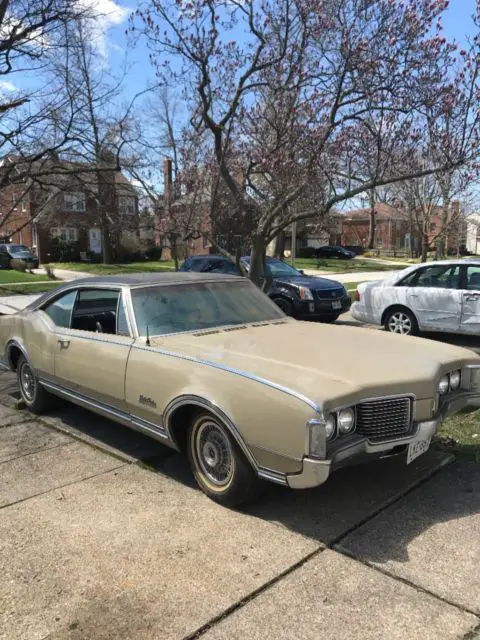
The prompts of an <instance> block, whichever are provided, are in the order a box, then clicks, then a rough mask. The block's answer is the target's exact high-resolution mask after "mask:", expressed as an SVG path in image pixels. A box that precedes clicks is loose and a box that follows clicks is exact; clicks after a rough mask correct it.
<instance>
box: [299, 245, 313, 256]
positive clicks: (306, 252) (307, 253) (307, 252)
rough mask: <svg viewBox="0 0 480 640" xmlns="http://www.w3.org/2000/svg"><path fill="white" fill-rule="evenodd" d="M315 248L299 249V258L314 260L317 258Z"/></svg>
mask: <svg viewBox="0 0 480 640" xmlns="http://www.w3.org/2000/svg"><path fill="white" fill-rule="evenodd" d="M314 254H315V247H300V249H297V258H313V257H315V255H314Z"/></svg>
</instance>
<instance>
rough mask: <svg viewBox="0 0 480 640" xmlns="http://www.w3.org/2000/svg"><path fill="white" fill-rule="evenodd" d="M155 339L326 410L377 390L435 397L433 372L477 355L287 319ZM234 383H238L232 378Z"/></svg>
mask: <svg viewBox="0 0 480 640" xmlns="http://www.w3.org/2000/svg"><path fill="white" fill-rule="evenodd" d="M151 341H152V345H155V346H158V347H160V348H162V349H165V350H167V351H171V352H173V353H179V354H184V355H186V356H188V357H193V358H198V359H199V360H202V361H204V362H207V363H212V364H213V365H214V366H219V367H221V368H226V369H234V370H236V372H237V373H239V372H242V373H247V374H250V375H252V376H255V377H258V378H263V379H266V380H269V381H271V382H273V383H275V384H277V385H281V386H284V387H288V388H289V389H292V390H293V391H296V392H298V393H301V394H303V395H305V396H307V397H308V398H310V399H312V400H313V401H315V402H316V403H317V404H319V405H320V406H322V405H323V401H324V399H325V398H328V403H327V405H325V406H326V408H327V409H329V408H332V407H333V406H335V405H338V404H340V403H345V404H347V403H352V404H354V403H355V402H358V401H359V400H360V399H362V398H366V397H375V396H379V395H393V394H402V393H414V394H415V395H416V396H417V398H418V399H422V398H433V397H434V396H435V394H436V383H437V380H438V377H439V376H440V375H441V374H443V372H445V371H449V370H452V369H455V368H457V367H460V366H461V365H462V364H464V363H465V360H468V361H471V362H473V363H478V364H480V358H479V357H478V356H476V354H475V353H473V352H471V351H468V350H466V349H461V348H459V347H453V346H451V345H444V344H439V343H438V342H433V341H430V340H424V339H421V338H411V337H406V336H396V335H393V334H389V333H383V332H380V331H375V330H370V329H368V330H366V329H359V328H355V327H346V326H339V325H322V324H314V323H310V322H299V321H295V320H290V319H288V320H285V321H283V322H281V323H280V324H278V323H277V324H268V325H264V326H246V327H243V328H242V327H239V328H236V329H235V330H233V331H232V330H227V331H225V330H223V329H218V331H215V332H214V333H212V330H209V331H208V332H207V331H206V332H204V333H201V332H198V333H196V334H177V335H172V336H165V337H164V338H159V337H155V338H152V340H151ZM232 384H235V381H234V380H233V379H232Z"/></svg>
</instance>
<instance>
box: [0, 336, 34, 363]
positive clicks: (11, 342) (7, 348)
mask: <svg viewBox="0 0 480 640" xmlns="http://www.w3.org/2000/svg"><path fill="white" fill-rule="evenodd" d="M12 347H17V348H18V349H20V351H21V352H22V354H23V356H24V358H25V360H26V361H27V362H30V359H29V357H28V355H27V352H26V350H25V347H24V346H23V345H22V344H20V342H18V340H15V338H13V339H12V340H9V341H8V342H7V344H6V345H5V356H6V360H7V363H8V365H9V368H10V369H11V370H12V371H13V366H12V362H11V360H10V351H11V349H12Z"/></svg>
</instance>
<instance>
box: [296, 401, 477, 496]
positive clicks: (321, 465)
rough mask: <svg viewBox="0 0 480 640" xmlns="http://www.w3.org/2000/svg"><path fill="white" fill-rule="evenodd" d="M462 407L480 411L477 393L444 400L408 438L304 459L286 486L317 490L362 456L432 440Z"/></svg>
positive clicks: (360, 443)
mask: <svg viewBox="0 0 480 640" xmlns="http://www.w3.org/2000/svg"><path fill="white" fill-rule="evenodd" d="M465 408H472V409H475V408H480V394H472V393H462V394H460V395H458V396H456V397H455V398H452V399H451V400H449V401H446V402H445V403H444V404H443V405H442V406H441V408H440V410H439V412H438V414H437V416H436V417H435V418H433V419H432V420H427V421H425V422H419V423H417V427H416V429H415V430H414V432H413V433H412V434H411V435H409V436H408V438H402V439H398V440H390V441H388V442H382V443H379V444H372V443H370V442H368V440H367V439H364V440H360V441H357V442H355V443H352V444H350V445H347V446H345V447H342V448H341V449H338V450H337V451H335V452H334V454H333V455H332V457H331V458H329V459H327V460H317V459H315V458H308V457H305V458H304V459H303V469H302V471H301V472H300V473H296V474H291V475H287V484H288V486H289V487H291V488H292V489H308V488H310V487H317V486H318V485H320V484H323V483H324V482H326V481H327V480H328V477H329V475H330V473H332V471H334V470H335V469H337V468H339V467H344V466H349V465H351V464H352V465H353V464H355V463H356V462H358V461H359V459H361V458H362V457H365V458H367V459H368V456H372V459H373V458H375V457H377V458H381V457H387V456H388V455H389V454H390V455H391V454H392V451H393V449H396V448H397V447H402V446H403V447H404V446H405V445H408V444H410V442H412V440H414V439H416V438H425V439H427V438H431V437H433V436H434V435H435V434H436V433H437V431H438V429H439V428H440V425H441V424H442V422H443V420H444V419H445V418H446V417H447V416H448V415H450V414H453V413H458V412H459V411H461V410H462V409H465Z"/></svg>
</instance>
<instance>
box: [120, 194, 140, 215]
mask: <svg viewBox="0 0 480 640" xmlns="http://www.w3.org/2000/svg"><path fill="white" fill-rule="evenodd" d="M135 204H136V203H135V197H134V196H119V197H118V213H119V214H120V215H122V216H124V215H128V216H133V215H135V213H136V206H135Z"/></svg>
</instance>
